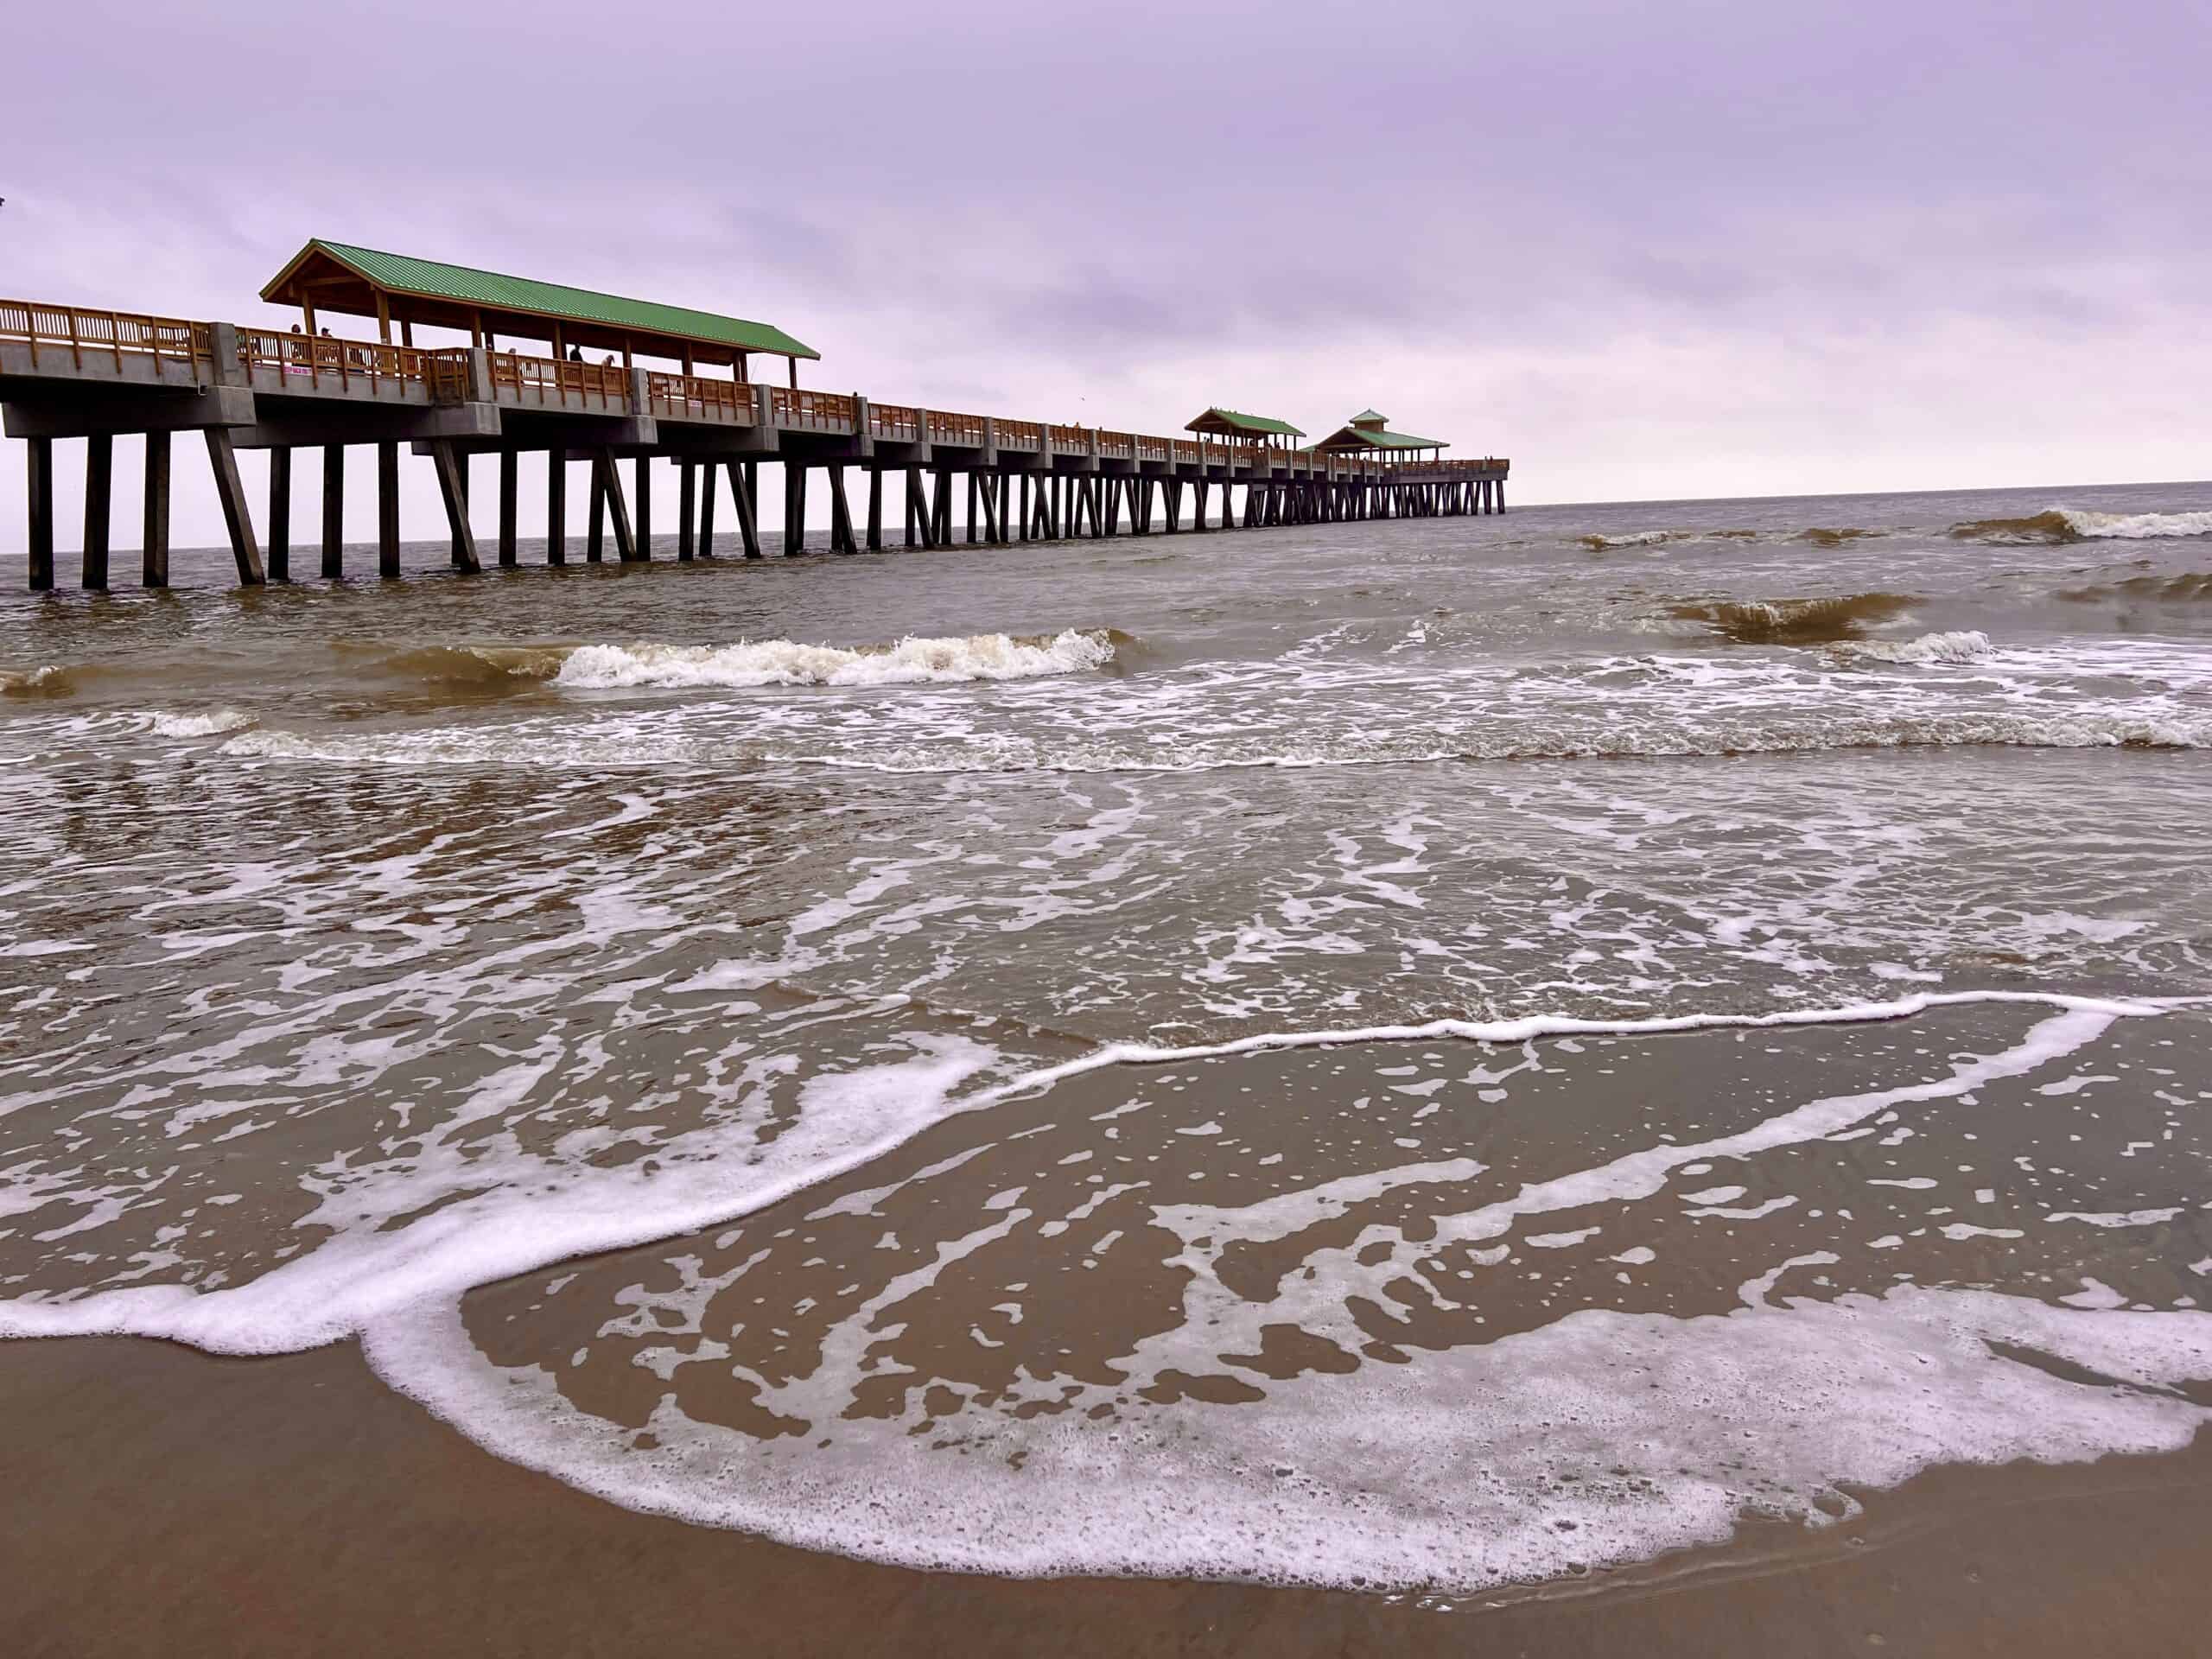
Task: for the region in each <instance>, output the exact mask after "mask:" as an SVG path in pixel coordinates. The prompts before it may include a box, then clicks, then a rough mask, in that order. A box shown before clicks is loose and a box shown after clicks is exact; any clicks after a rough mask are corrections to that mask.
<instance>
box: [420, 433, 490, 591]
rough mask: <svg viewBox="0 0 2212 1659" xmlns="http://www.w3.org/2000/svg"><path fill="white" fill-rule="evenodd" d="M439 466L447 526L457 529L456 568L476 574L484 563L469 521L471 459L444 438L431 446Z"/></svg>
mask: <svg viewBox="0 0 2212 1659" xmlns="http://www.w3.org/2000/svg"><path fill="white" fill-rule="evenodd" d="M430 459H431V461H433V462H434V463H435V465H436V467H437V469H438V493H439V494H440V495H441V496H442V497H444V498H445V504H446V526H447V528H448V530H450V531H452V532H453V568H454V569H456V570H458V571H461V573H462V574H463V575H471V576H473V575H476V574H477V573H478V572H479V571H480V570H481V569H483V568H484V567H483V566H482V564H481V563H479V562H478V560H477V557H476V531H475V528H474V526H473V525H472V524H470V523H469V522H468V485H467V481H466V480H467V475H468V460H467V456H465V455H461V454H456V453H454V447H453V445H452V444H451V443H450V442H446V441H444V440H442V439H441V440H439V441H438V442H435V443H433V444H432V445H431V446H430Z"/></svg>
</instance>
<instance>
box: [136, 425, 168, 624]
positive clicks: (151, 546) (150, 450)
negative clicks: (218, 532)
mask: <svg viewBox="0 0 2212 1659" xmlns="http://www.w3.org/2000/svg"><path fill="white" fill-rule="evenodd" d="M138 582H139V585H140V586H142V587H145V588H166V587H168V585H169V435H168V433H166V432H149V433H148V434H147V435H146V534H145V552H144V553H143V555H142V556H141V559H140V564H139V573H138Z"/></svg>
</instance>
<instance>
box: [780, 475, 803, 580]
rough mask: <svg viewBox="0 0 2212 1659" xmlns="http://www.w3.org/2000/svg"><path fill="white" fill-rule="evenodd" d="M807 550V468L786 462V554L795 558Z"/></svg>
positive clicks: (789, 557)
mask: <svg viewBox="0 0 2212 1659" xmlns="http://www.w3.org/2000/svg"><path fill="white" fill-rule="evenodd" d="M805 551H806V468H805V467H804V466H802V465H801V464H800V463H799V462H798V461H786V462H785V464H784V556H785V558H787V559H795V558H797V557H798V556H799V555H800V554H802V553H804V552H805Z"/></svg>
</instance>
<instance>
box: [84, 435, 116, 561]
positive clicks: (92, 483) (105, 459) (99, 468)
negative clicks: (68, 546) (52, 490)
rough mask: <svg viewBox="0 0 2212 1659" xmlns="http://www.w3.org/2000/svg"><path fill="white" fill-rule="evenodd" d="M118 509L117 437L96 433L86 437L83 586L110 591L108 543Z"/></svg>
mask: <svg viewBox="0 0 2212 1659" xmlns="http://www.w3.org/2000/svg"><path fill="white" fill-rule="evenodd" d="M114 509H115V437H114V435H113V434H112V433H108V432H95V433H93V434H92V435H91V436H90V437H89V438H87V439H86V440H85V558H84V564H83V567H82V574H81V576H80V585H81V586H83V587H84V588H86V589H87V590H88V591H90V592H92V593H105V592H106V591H107V544H108V535H109V531H110V528H111V525H112V524H114V522H115V518H114Z"/></svg>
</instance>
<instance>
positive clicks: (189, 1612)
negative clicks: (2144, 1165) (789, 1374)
mask: <svg viewBox="0 0 2212 1659" xmlns="http://www.w3.org/2000/svg"><path fill="white" fill-rule="evenodd" d="M0 1402H4V1413H0V1421H5V1423H6V1424H7V1425H8V1428H7V1430H6V1432H5V1433H0V1480H4V1481H5V1483H6V1484H8V1486H9V1487H10V1489H11V1490H13V1491H16V1492H18V1493H22V1494H26V1495H29V1494H35V1495H36V1496H35V1500H34V1501H30V1502H20V1503H16V1504H14V1505H11V1506H10V1515H9V1517H8V1520H7V1522H5V1527H4V1532H0V1537H4V1539H5V1559H6V1560H8V1562H9V1563H10V1570H9V1572H8V1574H7V1576H8V1578H9V1580H10V1582H11V1584H12V1585H13V1586H15V1596H14V1598H13V1599H14V1601H15V1617H14V1619H13V1624H14V1626H15V1628H16V1630H17V1631H18V1634H19V1639H20V1640H21V1642H22V1646H21V1647H19V1648H18V1649H16V1651H17V1652H19V1653H21V1654H22V1655H24V1656H27V1659H28V1656H33V1655H38V1656H46V1655H53V1656H61V1655H70V1656H77V1655H99V1656H106V1655H131V1654H155V1653H164V1654H168V1653H186V1652H222V1653H226V1654H237V1655H255V1654H264V1653H267V1654H278V1653H282V1654H287V1655H301V1654H322V1653H331V1654H338V1653H355V1652H379V1651H462V1650H466V1651H477V1652H486V1653H518V1654H519V1653H547V1652H561V1653H574V1654H610V1655H611V1654H618V1653H635V1652H639V1651H645V1650H651V1651H652V1652H653V1653H655V1654H656V1655H658V1656H675V1655H683V1654H690V1653H702V1654H703V1653H709V1652H711V1653H727V1652H728V1651H730V1650H732V1649H733V1647H734V1646H737V1647H741V1648H742V1649H743V1650H744V1651H747V1652H748V1653H766V1654H777V1655H783V1654H791V1655H815V1654H835V1653H849V1652H855V1651H871V1650H872V1651H899V1652H937V1651H952V1650H956V1649H957V1650H958V1651H959V1652H961V1653H963V1655H971V1656H983V1655H996V1654H1008V1655H1012V1654H1017V1653H1020V1654H1028V1653H1036V1652H1056V1653H1066V1654H1078V1655H1080V1654H1094V1653H1095V1654H1108V1653H1112V1654H1139V1655H1154V1654H1168V1653H1173V1654H1180V1655H1196V1654H1217V1653H1219V1654H1230V1653H1243V1652H1250V1653H1261V1652H1265V1653H1269V1654H1287V1655H1297V1654H1322V1653H1397V1652H1469V1653H1482V1654H1505V1653H1516V1654H1517V1653H1529V1654H1543V1655H1554V1654H1559V1655H1578V1654H1603V1653H1614V1652H1619V1651H1624V1650H1629V1649H1634V1650H1636V1651H1637V1652H1638V1653H1640V1654H1643V1655H1649V1656H1655V1659H1656V1656H1669V1655H1675V1654H1680V1655H1683V1656H1689V1655H1709V1654H1712V1653H1714V1652H1716V1651H1724V1650H1725V1651H1732V1652H1742V1653H1779V1652H1789V1653H1792V1654H1802V1655H1827V1654H1838V1655H1840V1654H1845V1653H1853V1654H1856V1653H1865V1652H1867V1651H1870V1650H1876V1649H1879V1648H1881V1647H1885V1646H1886V1647H1889V1648H1894V1649H1904V1650H1905V1651H1911V1652H1942V1653H1964V1652H1980V1651H1988V1652H2001V1653H2005V1654H2007V1655H2012V1656H2024V1659H2032V1656H2039V1655H2051V1656H2059V1655H2077V1654H2083V1653H2096V1654H2099V1655H2103V1656H2126V1655H2133V1654H2144V1655H2150V1654H2171V1653H2175V1652H2181V1651H2186V1650H2187V1649H2188V1647H2189V1644H2190V1641H2191V1640H2192V1639H2193V1632H2195V1631H2196V1630H2198V1629H2200V1628H2201V1626H2202V1622H2203V1621H2204V1620H2206V1619H2208V1618H2212V1580H2207V1578H2206V1576H2205V1575H2204V1574H2203V1573H2202V1571H2201V1570H2200V1568H2199V1563H2200V1562H2201V1561H2202V1558H2203V1554H2204V1551H2205V1548H2206V1547H2207V1545H2208V1544H2212V1438H2208V1437H2203V1436H2200V1437H2199V1438H2198V1440H2196V1442H2195V1443H2194V1444H2193V1445H2192V1446H2190V1448H2188V1449H2187V1450H2185V1451H2183V1452H2177V1453H2173V1454H2170V1455H2166V1456H2162V1457H2149V1458H2120V1457H2108V1458H2105V1459H2101V1460H2099V1461H2098V1462H2096V1463H2094V1464H2088V1465H2067V1466H2046V1465H2018V1464H2015V1465H2005V1466H2002V1467H1995V1468H1990V1467H1973V1466H1948V1467H1945V1468H1942V1469H1937V1470H1933V1471H1929V1472H1927V1473H1926V1474H1923V1475H1922V1476H1919V1477H1916V1478H1914V1479H1913V1480H1911V1481H1909V1482H1907V1483H1906V1484H1905V1485H1904V1486H1903V1487H1900V1488H1898V1489H1897V1490H1895V1491H1887V1492H1877V1493H1872V1494H1865V1495H1862V1501H1863V1502H1864V1503H1865V1504H1866V1511H1865V1513H1864V1514H1863V1515H1860V1516H1856V1517H1853V1519H1852V1520H1851V1521H1849V1522H1843V1523H1840V1524H1839V1525H1837V1526H1836V1527H1834V1528H1831V1529H1824V1530H1822V1531H1821V1532H1817V1533H1815V1532H1809V1531H1808V1530H1806V1529H1802V1528H1800V1527H1797V1526H1795V1525H1791V1524H1787V1523H1779V1522H1753V1523H1749V1524H1746V1525H1743V1526H1739V1528H1738V1533H1737V1536H1736V1538H1735V1540H1734V1541H1732V1543H1731V1544H1729V1545H1727V1546H1725V1547H1723V1548H1719V1549H1712V1550H1700V1551H1694V1552H1690V1553H1688V1554H1682V1555H1677V1556H1671V1557H1664V1558H1662V1559H1660V1560H1657V1561H1654V1562H1651V1563H1648V1564H1646V1565H1644V1566H1643V1567H1639V1568H1636V1569H1631V1570H1629V1571H1625V1572H1619V1573H1605V1574H1600V1575H1596V1576H1594V1577H1593V1578H1592V1579H1590V1580H1586V1581H1576V1580H1564V1581H1554V1583H1552V1584H1548V1585H1543V1586H1530V1587H1529V1588H1528V1589H1526V1590H1523V1591H1521V1592H1512V1593H1509V1594H1506V1595H1502V1596H1501V1595H1493V1596H1486V1597H1483V1598H1480V1599H1474V1600H1470V1601H1466V1602H1462V1603H1459V1604H1456V1605H1449V1606H1444V1605H1433V1604H1431V1603H1427V1602H1425V1601H1424V1600H1422V1599H1415V1598H1407V1597H1385V1596H1379V1595H1363V1594H1359V1593H1356V1592H1339V1591H1322V1590H1308V1589H1283V1588H1273V1587H1268V1586H1257V1585H1251V1584H1243V1583H1233V1582H1217V1581H1188V1580H1110V1579H1081V1578H1069V1579H1041V1580H1025V1579H1001V1578H990V1577H982V1576H971V1575H964V1574H955V1573H921V1572H915V1571H912V1570H910V1569H906V1568H899V1567H884V1566H879V1565H876V1564H874V1563H871V1562H867V1561H862V1560H851V1559H849V1558H845V1557H842V1556H836V1555H827V1554H813V1553H810V1552H807V1551H804V1550H799V1549H795V1548H790V1547H788V1546H785V1545H781V1544H778V1543H774V1542H772V1541H767V1540H765V1539H762V1538H759V1537H756V1536H753V1535H747V1534H742V1533H736V1532H726V1531H719V1530H715V1529H708V1528H701V1527H695V1526H691V1525H689V1524H687V1523H684V1522H677V1521H672V1520H667V1519H664V1518H661V1517H657V1516H643V1515H639V1514H635V1513H632V1512H631V1511H629V1510H623V1509H620V1508H619V1507H617V1506H615V1505H613V1504H611V1503H606V1502H604V1501H602V1500H601V1499H598V1498H596V1497H590V1496H588V1495H586V1494H584V1493H582V1492H580V1491H575V1490H574V1489H572V1488H570V1487H568V1486H565V1485H563V1484H561V1483H559V1482H558V1481H556V1480H554V1479H552V1478H550V1477H547V1476H543V1475H540V1474H537V1473H535V1472H533V1471H528V1470H525V1469H522V1468H519V1467H517V1466H515V1465H509V1464H506V1463H503V1462H501V1461H499V1459H496V1458H494V1457H493V1456H492V1455H491V1454H490V1453H488V1452H484V1451H482V1450H480V1449H479V1448H478V1447H477V1446H474V1444H472V1443H471V1442H469V1441H468V1440H465V1439H464V1438H462V1437H461V1435H459V1434H458V1433H454V1431H453V1430H451V1429H450V1428H448V1427H446V1426H445V1425H443V1424H442V1423H441V1422H439V1421H436V1420H435V1418H433V1417H432V1416H430V1415H429V1413H427V1412H425V1411H423V1409H422V1408H419V1407H417V1406H416V1405H415V1404H414V1403H413V1402H410V1401H409V1400H407V1399H405V1398H404V1397H402V1396H400V1395H397V1394H394V1393H393V1392H392V1391H391V1390H390V1389H387V1388H385V1386H384V1385H383V1384H382V1383H380V1382H379V1381H378V1380H377V1378H376V1377H375V1376H373V1374H372V1373H371V1372H370V1370H368V1368H367V1366H366V1365H365V1363H363V1362H362V1359H361V1357H360V1354H359V1349H358V1347H357V1346H355V1345H354V1344H351V1343H346V1344H338V1345H334V1346H331V1347H326V1348H321V1349H316V1350H314V1351H309V1352H308V1353H304V1354H298V1355H290V1356H284V1357H276V1358H266V1359H225V1358H215V1357H210V1356H207V1355H204V1354H201V1353H199V1352H197V1351H194V1350H190V1349H187V1348H183V1347H181V1346H178V1345H176V1344H168V1343H162V1342H154V1341H147V1340H143V1339H138V1338H53V1339H36V1340H27V1341H12V1342H7V1343H4V1344H0ZM764 1621H766V1622H765V1623H764Z"/></svg>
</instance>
